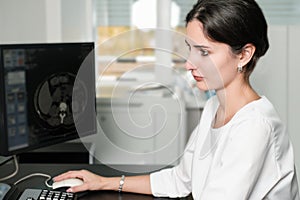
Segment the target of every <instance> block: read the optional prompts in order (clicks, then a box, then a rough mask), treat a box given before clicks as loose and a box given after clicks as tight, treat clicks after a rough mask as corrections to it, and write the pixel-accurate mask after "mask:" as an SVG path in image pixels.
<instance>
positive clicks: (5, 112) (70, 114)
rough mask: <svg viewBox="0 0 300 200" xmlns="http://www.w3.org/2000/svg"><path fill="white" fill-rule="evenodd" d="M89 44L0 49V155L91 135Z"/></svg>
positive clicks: (91, 48) (92, 82)
mask: <svg viewBox="0 0 300 200" xmlns="http://www.w3.org/2000/svg"><path fill="white" fill-rule="evenodd" d="M95 91H96V90H95V56H94V43H91V42H85V43H45V44H6V45H0V155H3V156H9V155H16V154H19V153H24V152H27V151H29V150H33V149H37V148H40V147H45V146H49V145H53V144H57V143H61V142H65V141H68V140H73V139H75V138H78V137H79V136H85V135H90V134H94V133H95V132H96V114H95V112H96V103H95V98H96V94H95V93H96V92H95Z"/></svg>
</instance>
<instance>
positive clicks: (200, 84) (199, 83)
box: [196, 82, 213, 92]
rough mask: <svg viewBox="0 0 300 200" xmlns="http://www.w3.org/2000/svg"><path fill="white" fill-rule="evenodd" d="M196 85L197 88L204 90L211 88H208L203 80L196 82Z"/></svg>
mask: <svg viewBox="0 0 300 200" xmlns="http://www.w3.org/2000/svg"><path fill="white" fill-rule="evenodd" d="M196 86H197V88H198V89H199V90H202V91H204V92H205V91H208V90H213V89H212V88H209V87H208V86H207V84H206V83H205V82H197V84H196Z"/></svg>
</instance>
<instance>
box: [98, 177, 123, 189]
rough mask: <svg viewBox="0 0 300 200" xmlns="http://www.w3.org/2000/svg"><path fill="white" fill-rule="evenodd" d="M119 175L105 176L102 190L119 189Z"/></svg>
mask: <svg viewBox="0 0 300 200" xmlns="http://www.w3.org/2000/svg"><path fill="white" fill-rule="evenodd" d="M119 182H120V178H119V177H103V179H102V180H101V183H102V184H101V190H115V191H118V190H119Z"/></svg>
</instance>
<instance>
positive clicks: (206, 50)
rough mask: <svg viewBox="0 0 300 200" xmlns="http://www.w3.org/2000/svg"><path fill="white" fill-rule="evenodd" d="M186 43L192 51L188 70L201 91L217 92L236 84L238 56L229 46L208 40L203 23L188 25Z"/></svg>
mask: <svg viewBox="0 0 300 200" xmlns="http://www.w3.org/2000/svg"><path fill="white" fill-rule="evenodd" d="M186 43H187V45H188V47H189V49H190V54H189V58H188V60H187V62H186V69H187V70H190V71H191V73H192V75H193V77H194V79H195V80H196V82H197V87H198V88H199V89H201V90H216V91H217V90H220V89H223V88H224V87H227V86H228V85H230V84H232V83H233V82H234V80H235V79H236V77H237V76H238V72H237V66H238V63H239V59H238V56H237V55H234V54H233V53H232V51H231V49H230V46H229V45H227V44H224V43H219V42H214V41H212V40H210V39H208V38H207V37H206V36H205V35H204V33H203V27H202V23H201V22H199V21H197V20H193V21H191V22H189V23H188V24H187V38H186Z"/></svg>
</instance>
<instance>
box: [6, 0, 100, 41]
mask: <svg viewBox="0 0 300 200" xmlns="http://www.w3.org/2000/svg"><path fill="white" fill-rule="evenodd" d="M92 13H93V12H92V0H26V1H20V0H1V1H0V27H1V31H0V43H2V44H3V43H37V42H40V43H42V42H84V41H93V32H94V31H93V27H92V25H93V18H92Z"/></svg>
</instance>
